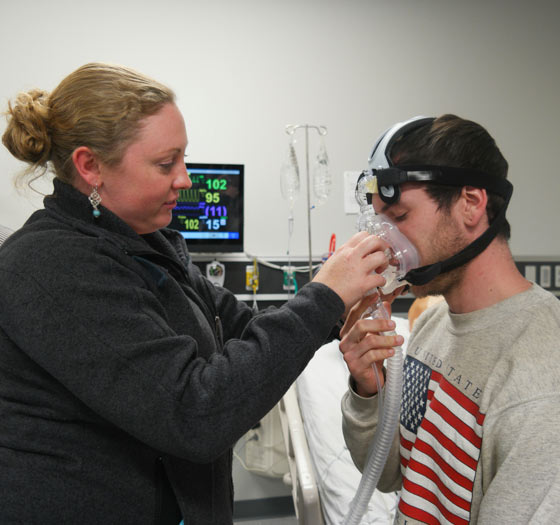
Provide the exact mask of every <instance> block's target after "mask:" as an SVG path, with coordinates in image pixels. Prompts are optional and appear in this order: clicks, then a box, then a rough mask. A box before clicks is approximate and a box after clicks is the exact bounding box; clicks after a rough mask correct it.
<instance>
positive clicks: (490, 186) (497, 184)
mask: <svg viewBox="0 0 560 525" xmlns="http://www.w3.org/2000/svg"><path fill="white" fill-rule="evenodd" d="M375 176H376V177H377V185H378V188H379V196H380V198H381V199H382V200H384V201H385V202H387V200H389V201H391V202H389V204H392V203H394V202H397V201H398V199H399V197H400V188H399V186H400V185H401V184H403V183H404V182H428V183H429V182H433V183H436V184H445V185H449V186H461V187H462V186H474V187H477V188H484V189H486V190H487V191H489V192H490V193H495V194H498V195H500V196H501V197H503V198H504V200H505V202H504V205H503V206H502V209H501V210H500V212H499V213H498V214H497V215H496V217H495V218H494V220H493V221H492V223H491V224H490V226H489V227H488V229H487V230H486V231H485V232H484V233H483V234H482V235H481V236H480V237H478V238H477V239H475V240H474V241H473V242H472V243H470V244H469V245H468V246H466V247H465V248H463V249H462V250H461V251H460V252H458V253H456V254H455V255H453V256H451V257H449V258H448V259H445V260H444V261H440V262H436V263H434V264H429V265H426V266H422V267H420V268H416V269H414V270H410V271H409V272H408V273H407V274H406V275H405V276H404V277H403V280H405V281H407V282H409V283H410V284H412V285H415V286H420V285H423V284H426V283H428V282H430V281H431V280H432V279H434V278H435V277H437V276H438V275H439V274H441V273H445V272H448V271H450V270H454V269H455V268H458V267H459V266H462V265H463V264H465V263H466V262H468V261H470V260H471V259H474V258H475V257H476V256H477V255H478V254H480V253H481V252H483V251H484V250H485V249H486V248H487V247H488V245H489V244H490V243H491V242H492V240H493V239H494V238H495V237H496V235H497V234H498V231H499V229H500V226H501V225H502V224H503V222H504V221H505V218H506V209H507V207H508V204H509V201H510V199H511V195H512V193H513V186H512V184H511V183H510V182H509V181H508V180H506V179H503V178H498V177H493V176H490V175H488V174H486V173H483V172H481V171H477V170H472V169H470V168H452V167H447V166H427V165H422V166H395V167H392V168H386V169H380V170H375ZM390 186H393V188H394V190H395V191H394V195H393V196H392V197H390V198H389V199H387V198H384V196H383V193H382V191H381V190H382V187H390ZM368 197H369V196H368ZM368 200H369V198H368Z"/></svg>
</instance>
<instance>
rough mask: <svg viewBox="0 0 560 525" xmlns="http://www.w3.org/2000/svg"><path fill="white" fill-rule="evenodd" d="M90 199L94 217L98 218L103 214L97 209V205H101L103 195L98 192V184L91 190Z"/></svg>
mask: <svg viewBox="0 0 560 525" xmlns="http://www.w3.org/2000/svg"><path fill="white" fill-rule="evenodd" d="M88 199H89V202H91V205H92V206H93V212H92V214H93V217H94V219H98V218H99V216H100V215H101V212H100V211H99V210H98V209H97V206H99V204H100V203H101V196H100V195H99V193H98V192H97V186H95V187H94V188H93V190H91V193H90V194H89V197H88Z"/></svg>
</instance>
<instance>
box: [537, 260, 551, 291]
mask: <svg viewBox="0 0 560 525" xmlns="http://www.w3.org/2000/svg"><path fill="white" fill-rule="evenodd" d="M539 270H540V275H539V284H540V285H541V286H542V287H543V288H550V284H551V269H550V265H548V264H542V265H541V267H540V268H539Z"/></svg>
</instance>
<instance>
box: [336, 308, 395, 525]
mask: <svg viewBox="0 0 560 525" xmlns="http://www.w3.org/2000/svg"><path fill="white" fill-rule="evenodd" d="M370 313H371V314H372V317H373V318H381V319H389V318H390V316H389V315H388V313H387V310H386V309H385V307H384V306H383V303H382V302H381V298H378V300H377V304H376V305H375V311H374V312H370V311H368V312H367V314H368V315H369V314H370ZM384 335H396V334H395V332H394V331H391V332H384ZM403 363H404V357H403V352H402V350H401V347H400V346H399V347H395V353H394V355H393V356H392V357H390V358H389V359H387V378H386V380H385V388H384V389H381V388H379V387H380V385H381V380H380V377H379V369H378V368H377V366H376V365H375V364H373V365H372V366H373V369H374V372H375V377H376V380H377V385H378V394H377V395H378V399H379V420H378V424H377V429H376V431H375V435H374V436H373V439H372V441H371V443H370V445H369V449H368V455H367V460H366V465H365V468H364V471H363V474H362V479H361V480H360V484H359V486H358V490H357V492H356V495H355V496H354V499H353V500H352V502H351V503H350V508H349V510H348V513H347V514H346V516H345V517H344V521H343V522H342V523H343V525H358V524H359V523H360V521H361V519H362V517H363V515H364V514H365V513H366V511H367V507H368V503H369V500H370V499H371V496H372V495H373V491H374V490H375V488H376V487H377V484H378V482H379V478H380V477H381V473H382V471H383V468H384V467H385V463H386V462H387V458H388V456H389V452H390V450H391V446H392V444H393V438H394V436H395V432H396V431H397V428H398V425H399V415H400V408H401V395H402V384H403Z"/></svg>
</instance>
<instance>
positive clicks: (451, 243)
mask: <svg viewBox="0 0 560 525" xmlns="http://www.w3.org/2000/svg"><path fill="white" fill-rule="evenodd" d="M434 232H435V238H434V239H427V243H426V246H425V252H426V253H425V257H424V258H423V259H424V260H425V261H426V262H423V263H422V264H423V265H428V264H433V263H436V262H439V261H443V260H445V259H447V258H449V257H451V256H452V255H455V254H456V253H458V252H460V251H461V250H462V249H463V248H464V247H465V246H467V245H468V244H469V241H468V240H467V239H466V238H465V236H464V234H463V233H462V232H461V230H460V229H459V227H458V225H457V223H456V221H454V220H453V218H452V217H451V214H446V213H443V214H442V215H441V216H440V217H439V218H438V221H437V225H436V228H435V229H434ZM465 271H466V265H465V264H463V265H461V266H459V267H458V268H455V269H453V270H450V271H448V272H445V273H442V274H440V275H438V276H437V277H435V278H434V279H432V280H431V281H430V282H429V283H426V284H423V285H420V286H412V287H411V291H412V293H413V294H414V295H415V296H416V297H427V296H428V295H446V294H447V293H449V292H450V291H451V290H452V289H453V288H454V287H455V286H457V285H458V284H459V283H461V282H462V280H463V277H464V275H465Z"/></svg>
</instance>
